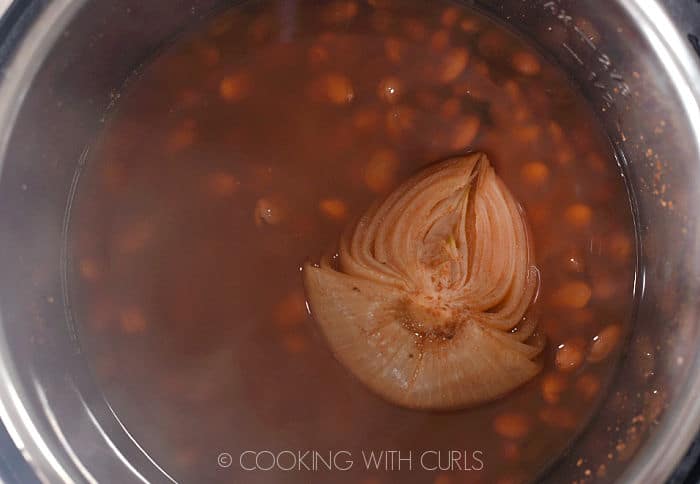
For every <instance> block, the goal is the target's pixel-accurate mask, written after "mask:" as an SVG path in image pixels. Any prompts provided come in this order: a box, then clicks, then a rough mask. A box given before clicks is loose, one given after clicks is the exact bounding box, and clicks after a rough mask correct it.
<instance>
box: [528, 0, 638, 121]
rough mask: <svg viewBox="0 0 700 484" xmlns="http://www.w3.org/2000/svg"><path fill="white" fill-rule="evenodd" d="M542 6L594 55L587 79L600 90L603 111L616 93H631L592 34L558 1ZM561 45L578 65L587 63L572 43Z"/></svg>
mask: <svg viewBox="0 0 700 484" xmlns="http://www.w3.org/2000/svg"><path fill="white" fill-rule="evenodd" d="M542 7H543V8H544V10H545V11H547V12H548V13H549V14H550V15H552V16H553V17H554V18H555V19H557V20H558V21H559V22H560V23H561V24H563V25H564V26H565V27H567V28H571V29H572V30H573V31H574V32H575V33H576V36H577V37H578V38H579V39H580V40H581V42H582V43H584V44H585V45H587V46H588V47H589V48H590V49H591V51H592V52H593V54H594V55H595V56H596V57H595V59H591V63H592V64H593V65H598V68H597V69H594V70H592V71H591V73H590V75H589V78H588V80H589V81H591V82H593V86H594V87H596V88H597V89H599V90H600V91H601V96H600V97H601V100H602V101H603V102H602V106H601V109H602V110H603V111H607V110H608V109H610V108H611V107H612V106H613V105H614V104H615V98H616V96H618V95H621V96H623V97H628V96H629V95H630V94H631V93H632V90H631V88H630V86H629V84H627V82H626V81H625V78H624V76H623V75H622V74H621V73H620V72H619V71H618V70H617V69H616V68H615V65H614V63H613V61H612V59H611V58H610V56H609V55H608V54H607V53H605V52H603V51H601V50H600V48H599V47H598V45H597V44H596V43H595V40H594V37H593V36H591V35H589V34H588V33H587V32H586V31H585V30H584V29H583V28H581V27H580V26H579V25H576V24H575V23H574V20H573V16H572V15H570V14H569V12H568V11H567V10H566V9H565V8H564V7H563V6H562V5H561V3H560V1H559V0H549V1H546V2H545V3H543V4H542ZM561 45H562V47H563V48H564V50H566V51H567V52H568V53H569V55H571V57H572V58H573V59H574V60H575V61H576V63H577V64H578V65H580V66H582V67H584V66H586V65H587V63H586V61H585V59H584V56H582V55H581V53H580V52H578V51H577V50H576V48H575V47H574V46H573V45H571V44H570V43H567V42H562V44H561ZM585 57H590V56H585ZM603 74H607V77H608V78H609V81H610V82H606V79H602V75H603Z"/></svg>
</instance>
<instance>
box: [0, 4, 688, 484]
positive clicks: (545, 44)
mask: <svg viewBox="0 0 700 484" xmlns="http://www.w3.org/2000/svg"><path fill="white" fill-rule="evenodd" d="M275 1H280V2H284V1H295V0H275ZM296 1H298V0H296ZM226 3H229V2H224V1H218V0H169V1H166V0H148V1H146V2H144V1H140V0H100V1H91V0H45V1H28V2H15V4H13V7H12V9H11V10H10V13H9V17H6V20H5V21H4V22H2V23H0V30H1V31H2V32H3V33H4V36H5V40H4V44H3V45H2V47H1V48H0V60H1V61H2V62H3V63H4V69H3V71H2V74H3V75H2V81H1V83H0V153H2V176H1V178H0V309H1V313H0V314H1V317H2V324H1V325H0V417H1V418H2V421H3V423H4V424H5V426H6V427H7V429H8V431H9V433H10V435H11V438H12V440H13V442H14V444H15V445H16V446H17V448H19V449H20V451H21V453H22V455H23V456H24V458H25V459H26V460H27V462H28V463H29V464H30V466H31V468H32V470H33V472H35V473H36V475H37V476H38V477H39V479H41V480H43V481H46V482H61V481H63V482H84V481H85V482H117V483H123V482H131V481H141V482H167V481H169V480H171V479H170V477H169V476H168V475H167V473H166V472H165V470H164V469H161V468H160V467H159V466H158V464H157V463H156V462H154V461H153V460H152V459H151V458H150V457H149V456H148V455H147V454H146V452H144V451H143V449H141V448H140V447H139V445H138V443H137V442H136V441H134V440H133V439H132V438H131V436H130V435H129V433H128V432H127V430H126V429H125V428H124V426H122V424H121V423H120V421H119V419H118V417H117V416H116V415H115V414H114V412H112V410H111V409H110V407H109V405H108V403H107V402H105V401H104V400H103V399H102V397H101V396H100V393H99V391H98V390H97V388H96V385H95V383H94V382H93V381H92V379H91V377H90V375H89V373H88V372H87V370H86V365H85V361H84V360H83V356H82V353H81V349H80V344H79V341H78V340H77V337H76V331H75V327H74V322H73V320H72V314H71V308H70V307H69V306H67V305H66V303H65V301H66V299H65V298H64V294H65V289H66V288H65V286H66V281H65V267H66V253H65V251H64V247H65V244H64V242H65V240H64V239H65V227H66V226H67V223H68V221H69V220H68V218H69V214H70V211H69V210H68V205H69V203H70V200H71V196H72V193H73V190H74V189H75V180H76V179H77V178H76V173H79V172H80V169H81V166H82V163H83V162H84V160H85V156H86V146H88V145H89V143H90V141H91V140H92V139H93V137H94V136H95V134H96V133H97V131H98V130H99V129H100V127H101V122H102V116H103V113H104V112H105V109H106V108H107V107H108V106H109V105H110V104H111V103H112V102H113V96H114V93H115V92H117V89H118V88H119V87H120V85H121V84H122V82H123V81H124V79H125V78H126V77H127V76H128V75H129V74H130V73H131V72H132V71H133V70H134V68H136V67H138V66H139V65H141V64H142V63H144V62H146V61H147V60H148V57H149V56H150V55H152V54H153V53H154V52H155V51H156V50H157V49H158V48H159V46H161V45H162V44H163V43H165V42H167V40H168V39H169V38H171V37H172V36H173V35H174V34H175V33H176V32H178V31H180V30H181V29H183V28H184V27H185V26H187V25H189V24H190V23H192V22H195V21H197V20H198V19H199V18H200V17H202V16H204V15H206V14H207V13H208V12H210V11H211V10H212V9H214V8H219V7H222V6H223V5H224V4H226ZM466 3H469V4H470V5H471V6H474V7H476V8H480V9H482V10H484V11H486V12H487V13H489V14H490V15H492V16H494V17H497V18H498V19H500V20H501V21H503V22H505V23H507V24H509V25H510V26H511V27H512V28H514V29H516V30H519V31H520V32H522V33H523V34H524V35H526V36H528V37H530V38H531V39H532V40H534V41H535V42H536V43H538V44H539V45H540V47H541V49H542V50H543V52H545V53H546V54H547V55H548V56H549V57H550V58H552V59H553V60H555V61H557V62H559V63H560V64H561V65H562V66H563V67H564V68H565V69H566V70H568V72H569V73H570V76H571V77H572V78H573V79H574V80H575V81H576V82H577V83H578V84H579V85H580V87H581V89H582V91H583V92H584V93H585V95H586V96H587V98H588V99H589V101H590V102H591V104H592V105H593V106H594V107H595V108H596V109H597V110H598V113H599V119H600V123H601V124H602V125H603V126H604V127H605V129H606V130H607V132H608V134H609V136H610V138H611V140H612V141H613V143H614V145H615V148H616V150H617V154H618V161H619V163H620V165H621V167H622V169H623V171H624V173H625V177H626V180H627V183H628V187H629V193H630V197H631V199H632V200H633V204H634V207H635V212H636V213H635V217H636V224H637V231H638V241H637V242H638V254H639V261H638V264H639V265H638V274H637V279H638V280H637V284H636V293H635V298H636V300H637V312H636V315H637V317H636V321H635V324H634V330H633V335H632V337H631V341H630V342H629V347H628V349H627V351H626V354H625V357H624V359H623V361H622V363H621V365H620V368H619V371H618V374H617V377H616V380H615V382H614V386H613V389H612V391H611V392H610V394H609V395H608V398H607V400H606V401H605V403H604V404H603V406H602V408H601V409H600V412H599V414H598V417H597V418H596V419H595V420H594V422H593V423H592V424H591V425H590V426H589V428H587V430H586V431H585V432H584V434H583V435H582V436H581V437H580V438H579V439H578V440H577V441H576V443H575V445H574V446H573V447H572V448H571V449H570V450H569V452H568V453H567V454H566V456H564V457H563V458H562V459H561V460H560V461H559V462H557V463H556V465H554V466H553V467H552V468H551V469H550V472H549V473H548V474H547V475H546V476H544V478H543V480H544V481H545V482H552V483H558V482H571V481H575V480H577V479H592V478H595V479H596V481H597V482H608V481H615V480H619V481H620V482H641V483H651V482H663V481H664V480H665V479H666V478H667V477H668V476H669V474H670V473H671V472H672V470H673V469H674V467H675V466H676V465H677V463H678V461H679V460H680V458H681V457H682V456H683V454H684V453H685V451H686V449H687V448H688V445H689V443H690V442H691V440H692V439H693V438H694V436H695V435H696V433H697V431H698V428H699V427H700V351H699V350H700V297H698V294H700V232H699V231H698V230H699V228H698V221H699V219H700V216H699V214H700V210H698V207H700V189H699V188H700V182H699V181H698V180H700V70H699V65H700V63H699V62H698V53H700V52H695V51H694V47H695V49H697V50H698V51H700V43H699V42H698V39H697V37H695V36H694V35H692V33H693V32H690V31H689V30H686V29H688V28H691V27H693V26H694V27H695V28H698V26H700V4H698V3H697V2H696V1H693V0H685V1H681V0H677V1H674V0H668V2H667V4H664V2H661V1H655V0H608V1H605V2H602V1H593V0H588V1H580V0H579V1H574V0H529V1H527V2H523V1H522V0H473V1H471V2H466ZM8 19H9V20H8ZM688 34H691V35H688ZM695 34H698V35H700V32H695ZM601 465H602V466H603V467H601ZM601 469H604V472H603V471H602V470H601Z"/></svg>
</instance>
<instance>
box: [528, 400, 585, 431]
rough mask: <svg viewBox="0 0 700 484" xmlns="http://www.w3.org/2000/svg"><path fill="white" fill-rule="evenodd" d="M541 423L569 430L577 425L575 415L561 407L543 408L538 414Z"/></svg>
mask: <svg viewBox="0 0 700 484" xmlns="http://www.w3.org/2000/svg"><path fill="white" fill-rule="evenodd" d="M538 416H539V418H540V420H541V421H543V422H544V423H546V424H547V425H549V426H551V427H556V428H560V429H566V430H571V429H575V428H576V426H577V425H578V420H577V419H576V415H574V413H573V412H572V411H571V410H569V409H568V408H562V407H555V406H552V407H545V408H543V409H541V410H540V412H539V414H538Z"/></svg>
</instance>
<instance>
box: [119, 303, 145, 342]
mask: <svg viewBox="0 0 700 484" xmlns="http://www.w3.org/2000/svg"><path fill="white" fill-rule="evenodd" d="M119 321H120V323H121V328H122V331H123V332H124V333H126V334H129V335H133V334H138V333H143V332H144V331H145V330H146V318H145V317H144V315H143V312H142V311H141V309H140V308H138V307H135V306H131V307H128V308H126V309H124V310H123V311H122V312H121V316H120V318H119Z"/></svg>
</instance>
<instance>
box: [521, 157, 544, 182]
mask: <svg viewBox="0 0 700 484" xmlns="http://www.w3.org/2000/svg"><path fill="white" fill-rule="evenodd" d="M520 176H521V178H522V179H523V181H524V182H525V183H527V184H528V185H531V186H542V185H544V184H545V183H547V180H549V168H548V167H547V165H545V164H544V163H542V162H541V161H531V162H530V163H527V164H525V165H524V166H523V167H522V169H521V170H520Z"/></svg>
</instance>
